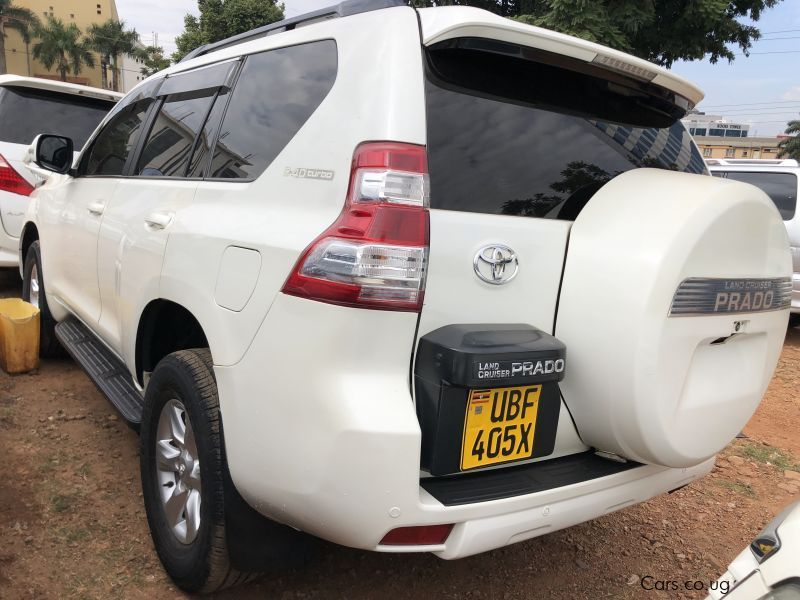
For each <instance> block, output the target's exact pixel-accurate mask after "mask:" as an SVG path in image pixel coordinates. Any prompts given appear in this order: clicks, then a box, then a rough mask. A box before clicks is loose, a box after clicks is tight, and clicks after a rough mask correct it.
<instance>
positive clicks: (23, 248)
mask: <svg viewBox="0 0 800 600" xmlns="http://www.w3.org/2000/svg"><path fill="white" fill-rule="evenodd" d="M38 239H39V229H38V228H37V227H36V223H32V222H30V221H28V222H27V223H25V225H24V226H23V228H22V234H21V235H20V236H19V274H20V277H22V276H24V270H25V257H26V256H27V255H28V248H30V247H31V244H33V242H35V241H36V240H38Z"/></svg>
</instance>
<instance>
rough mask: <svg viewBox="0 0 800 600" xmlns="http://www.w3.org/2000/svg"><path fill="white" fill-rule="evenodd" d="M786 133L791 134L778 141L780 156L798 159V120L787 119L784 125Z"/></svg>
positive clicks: (799, 145) (799, 142)
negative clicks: (785, 125) (786, 123)
mask: <svg viewBox="0 0 800 600" xmlns="http://www.w3.org/2000/svg"><path fill="white" fill-rule="evenodd" d="M785 133H786V135H788V136H791V137H788V138H784V139H782V140H781V141H780V142H778V147H779V148H780V152H779V153H778V156H779V157H781V158H794V159H795V160H800V120H797V119H795V120H794V121H789V124H788V125H787V127H786V131H785Z"/></svg>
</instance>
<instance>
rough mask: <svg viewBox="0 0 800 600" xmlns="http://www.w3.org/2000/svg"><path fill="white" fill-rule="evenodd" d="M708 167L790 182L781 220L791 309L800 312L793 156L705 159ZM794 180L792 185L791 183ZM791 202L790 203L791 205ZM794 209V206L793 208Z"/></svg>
mask: <svg viewBox="0 0 800 600" xmlns="http://www.w3.org/2000/svg"><path fill="white" fill-rule="evenodd" d="M706 163H707V164H708V170H709V171H710V172H711V174H712V175H717V176H720V177H727V176H728V174H729V173H730V174H732V176H738V177H747V176H756V177H759V178H762V177H764V176H766V177H768V178H772V179H774V178H776V177H785V178H787V180H788V181H789V182H791V183H789V185H788V189H789V190H790V192H789V194H790V195H789V196H788V197H786V198H785V202H786V208H785V209H784V211H783V212H785V213H786V214H783V212H782V216H783V222H784V224H785V225H786V233H787V234H788V235H789V245H790V246H791V249H792V260H793V264H794V267H793V268H794V275H793V276H792V282H793V289H794V291H793V293H792V312H793V313H795V314H800V165H798V163H797V161H796V160H791V159H784V160H764V159H762V160H758V159H706ZM767 182H768V179H759V180H758V181H753V185H759V184H761V186H762V189H764V190H765V191H767V190H766V189H765V188H766V187H767V185H769V184H768V183H767ZM792 184H793V186H792ZM792 204H793V206H792ZM792 209H793V210H792Z"/></svg>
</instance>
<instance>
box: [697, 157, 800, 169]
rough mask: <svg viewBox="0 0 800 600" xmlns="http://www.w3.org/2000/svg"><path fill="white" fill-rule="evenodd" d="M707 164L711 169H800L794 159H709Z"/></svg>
mask: <svg viewBox="0 0 800 600" xmlns="http://www.w3.org/2000/svg"><path fill="white" fill-rule="evenodd" d="M705 160H706V164H707V165H708V166H710V167H714V166H726V167H735V166H736V165H753V166H762V167H767V166H769V167H798V166H800V164H799V163H798V162H797V161H796V160H795V159H793V158H784V159H780V158H707V159H705Z"/></svg>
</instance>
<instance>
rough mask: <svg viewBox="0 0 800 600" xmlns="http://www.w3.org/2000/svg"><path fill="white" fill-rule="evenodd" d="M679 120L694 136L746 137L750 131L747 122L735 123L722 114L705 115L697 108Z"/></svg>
mask: <svg viewBox="0 0 800 600" xmlns="http://www.w3.org/2000/svg"><path fill="white" fill-rule="evenodd" d="M681 121H683V124H684V125H685V126H686V129H688V130H689V133H691V134H692V135H693V136H695V137H711V138H746V137H747V136H748V134H749V133H750V124H749V123H737V122H735V121H732V120H730V119H726V118H725V117H723V116H722V115H707V114H705V113H704V112H700V111H697V110H692V111H690V112H689V114H687V115H686V116H685V117H684V118H683V119H681Z"/></svg>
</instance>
